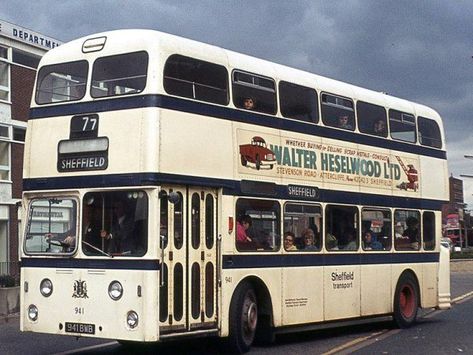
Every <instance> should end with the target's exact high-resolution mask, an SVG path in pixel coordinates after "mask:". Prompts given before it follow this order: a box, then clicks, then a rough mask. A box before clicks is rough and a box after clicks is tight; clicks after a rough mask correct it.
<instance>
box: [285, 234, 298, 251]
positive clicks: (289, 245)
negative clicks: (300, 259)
mask: <svg viewBox="0 0 473 355" xmlns="http://www.w3.org/2000/svg"><path fill="white" fill-rule="evenodd" d="M295 239H296V236H295V235H294V233H292V232H286V233H284V249H286V250H287V251H294V250H297V247H296V246H295V244H294V241H295Z"/></svg>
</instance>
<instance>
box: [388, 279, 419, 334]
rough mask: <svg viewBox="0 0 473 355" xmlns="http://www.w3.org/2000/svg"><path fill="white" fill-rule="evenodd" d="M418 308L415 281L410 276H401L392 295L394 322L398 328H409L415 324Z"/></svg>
mask: <svg viewBox="0 0 473 355" xmlns="http://www.w3.org/2000/svg"><path fill="white" fill-rule="evenodd" d="M418 306H419V294H418V287H417V281H416V280H415V278H414V276H412V274H410V273H406V274H403V275H402V276H401V277H400V279H399V281H398V283H397V286H396V293H395V295H394V321H395V322H396V324H397V326H398V327H399V328H409V327H410V326H411V325H413V324H414V323H415V322H416V318H417V309H418Z"/></svg>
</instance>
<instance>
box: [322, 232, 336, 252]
mask: <svg viewBox="0 0 473 355" xmlns="http://www.w3.org/2000/svg"><path fill="white" fill-rule="evenodd" d="M325 239H326V241H325V244H326V248H327V250H338V239H337V237H335V236H334V235H333V234H330V233H327V235H326V236H325Z"/></svg>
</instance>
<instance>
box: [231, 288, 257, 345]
mask: <svg viewBox="0 0 473 355" xmlns="http://www.w3.org/2000/svg"><path fill="white" fill-rule="evenodd" d="M257 325H258V303H257V300H256V294H255V291H254V289H253V287H252V286H251V284H250V283H248V282H243V283H242V284H240V285H239V286H238V287H237V289H236V291H235V294H234V296H233V299H232V304H231V306H230V324H229V326H230V329H229V330H230V334H229V345H230V347H231V350H232V351H233V352H235V353H238V354H242V353H245V352H247V351H248V350H250V347H251V345H252V344H253V341H254V339H255V334H256V327H257Z"/></svg>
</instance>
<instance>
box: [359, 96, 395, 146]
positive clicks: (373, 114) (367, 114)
mask: <svg viewBox="0 0 473 355" xmlns="http://www.w3.org/2000/svg"><path fill="white" fill-rule="evenodd" d="M356 113H357V116H358V129H359V130H360V132H362V133H368V134H373V135H375V136H380V137H385V138H386V137H387V136H388V122H387V118H386V110H385V109H384V107H382V106H377V105H373V104H369V103H367V102H362V101H358V102H357V103H356Z"/></svg>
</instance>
